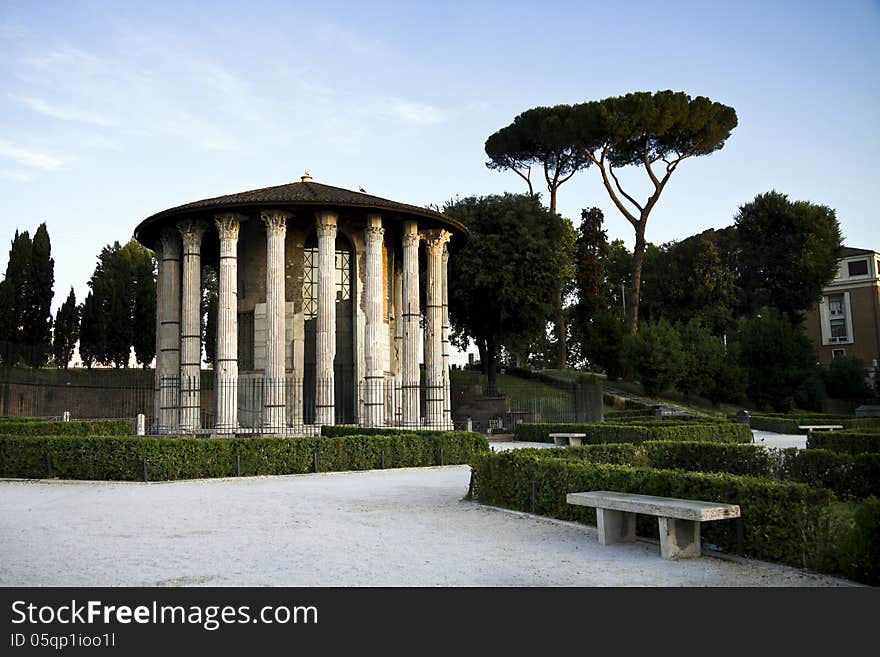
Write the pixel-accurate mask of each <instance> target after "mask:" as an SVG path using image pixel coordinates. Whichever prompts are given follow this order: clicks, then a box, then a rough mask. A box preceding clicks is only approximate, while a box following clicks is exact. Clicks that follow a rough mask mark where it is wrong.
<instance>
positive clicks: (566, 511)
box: [471, 450, 834, 568]
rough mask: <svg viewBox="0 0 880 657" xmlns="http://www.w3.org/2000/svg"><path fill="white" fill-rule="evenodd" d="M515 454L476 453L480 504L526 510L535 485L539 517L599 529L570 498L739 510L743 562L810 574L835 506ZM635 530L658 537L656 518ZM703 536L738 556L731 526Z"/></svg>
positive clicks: (715, 525)
mask: <svg viewBox="0 0 880 657" xmlns="http://www.w3.org/2000/svg"><path fill="white" fill-rule="evenodd" d="M547 451H550V450H547ZM552 451H554V452H555V451H556V450H552ZM518 452H521V450H513V451H510V452H499V453H489V454H480V455H478V456H476V457H475V458H474V459H473V460H472V462H471V465H472V467H473V469H474V493H475V495H476V497H477V498H478V499H479V501H480V502H484V503H487V504H493V505H496V506H503V507H508V508H513V509H518V510H520V511H529V510H530V506H531V505H530V492H531V482H532V481H533V480H534V481H536V482H537V508H536V511H537V513H540V514H542V515H547V516H552V517H555V518H561V519H564V520H575V521H580V522H586V523H589V524H595V523H596V514H595V510H594V509H589V508H584V507H578V506H573V505H569V504H567V503H566V501H565V497H566V494H567V493H573V492H578V491H590V490H613V491H621V492H627V493H640V494H645V495H659V496H664V497H677V498H685V499H696V500H707V501H710V502H725V503H730V504H738V505H739V506H740V509H741V512H742V517H743V521H744V522H743V524H744V529H745V552H746V554H747V555H748V556H750V557H753V558H757V559H765V560H768V561H774V562H779V563H787V564H791V565H794V566H801V567H813V568H815V567H818V566H820V565H821V563H822V560H823V554H824V543H823V533H822V525H823V517H822V512H823V509H824V508H825V507H827V506H828V504H829V503H830V502H831V501H832V500H833V499H834V494H833V493H832V492H831V491H829V490H827V489H824V488H814V487H810V486H806V485H804V484H799V483H793V482H781V481H770V480H767V479H760V478H756V477H743V476H736V475H730V474H715V473H698V472H682V471H679V470H658V469H653V468H639V467H632V466H626V465H605V464H597V463H588V462H576V461H572V460H566V459H561V458H554V457H552V456H539V455H537V454H535V453H533V452H532V453H518ZM530 452H531V450H530ZM638 529H639V533H640V534H643V535H645V534H647V535H653V536H656V535H657V520H656V518H648V517H646V516H641V517H640V518H639V522H638ZM700 531H701V534H702V535H703V539H704V541H705V542H707V543H714V544H715V545H718V546H720V547H721V548H723V549H725V550H729V551H735V550H736V547H737V537H736V523H735V522H723V521H718V522H710V523H705V524H704V525H703V526H702V527H701V528H700Z"/></svg>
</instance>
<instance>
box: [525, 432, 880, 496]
mask: <svg viewBox="0 0 880 657" xmlns="http://www.w3.org/2000/svg"><path fill="white" fill-rule="evenodd" d="M530 451H532V450H530ZM541 452H542V453H540V454H538V455H539V456H541V457H553V458H563V459H570V460H575V461H588V462H590V463H605V464H610V465H630V466H637V467H649V468H657V469H661V470H686V471H690V472H719V473H728V474H732V475H738V476H748V477H762V478H765V479H774V480H778V481H794V482H799V483H803V484H808V485H810V486H815V487H818V488H828V489H829V490H831V491H833V492H834V493H836V494H837V495H839V496H840V497H842V498H845V499H859V500H861V499H865V498H867V497H870V496H871V495H877V496H880V454H855V455H851V454H840V453H836V452H832V451H829V450H825V449H814V450H798V449H787V450H768V449H765V448H764V447H762V446H759V445H735V444H728V443H710V442H702V441H700V442H684V441H662V440H651V441H646V442H644V443H642V444H640V445H631V444H623V443H622V444H607V445H585V446H579V447H568V448H560V449H555V450H541Z"/></svg>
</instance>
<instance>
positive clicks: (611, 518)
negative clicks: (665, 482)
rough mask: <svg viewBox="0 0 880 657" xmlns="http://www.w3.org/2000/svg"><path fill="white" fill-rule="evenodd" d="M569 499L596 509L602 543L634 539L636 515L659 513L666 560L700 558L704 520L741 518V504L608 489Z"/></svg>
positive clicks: (630, 541) (575, 495)
mask: <svg viewBox="0 0 880 657" xmlns="http://www.w3.org/2000/svg"><path fill="white" fill-rule="evenodd" d="M566 502H568V504H573V505H576V506H589V507H594V508H595V509H596V519H597V523H596V524H597V528H598V530H599V532H598V533H599V543H600V545H611V544H612V543H632V542H634V541H635V540H636V514H637V513H641V514H645V515H650V516H657V517H658V518H659V525H660V554H661V555H662V556H663V558H664V559H689V558H695V557H699V556H700V523H701V522H707V521H710V520H724V519H726V518H739V517H740V510H739V506H738V505H736V504H721V503H718V502H702V501H699V500H682V499H677V498H673V497H655V496H653V495H635V494H633V493H618V492H613V491H605V490H599V491H590V492H586V493H569V494H568V495H567V496H566Z"/></svg>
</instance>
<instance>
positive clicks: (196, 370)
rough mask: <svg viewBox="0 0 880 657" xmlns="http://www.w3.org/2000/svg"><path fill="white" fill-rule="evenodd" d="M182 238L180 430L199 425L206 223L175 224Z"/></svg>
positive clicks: (187, 429) (187, 430) (191, 430)
mask: <svg viewBox="0 0 880 657" xmlns="http://www.w3.org/2000/svg"><path fill="white" fill-rule="evenodd" d="M177 228H178V229H179V230H180V235H181V238H182V241H183V291H182V293H181V302H180V303H181V312H180V316H181V322H180V430H181V432H193V431H196V430H198V429H200V428H201V416H202V405H201V372H202V322H201V319H202V236H203V235H204V234H205V230H206V229H207V228H208V225H207V224H206V223H205V222H203V221H193V220H184V221H180V222H178V224H177Z"/></svg>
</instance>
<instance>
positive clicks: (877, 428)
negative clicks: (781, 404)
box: [750, 415, 880, 434]
mask: <svg viewBox="0 0 880 657" xmlns="http://www.w3.org/2000/svg"><path fill="white" fill-rule="evenodd" d="M750 423H751V427H752V429H759V430H761V431H773V432H775V433H787V434H805V433H807V430H806V429H800V428H799V427H800V426H801V425H806V424H839V425H841V426H843V428H844V429H849V430H853V431H855V430H858V431H862V432H865V433H880V418H873V417H852V416H827V415H826V416H809V415H804V416H777V415H752V416H751V420H750Z"/></svg>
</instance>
